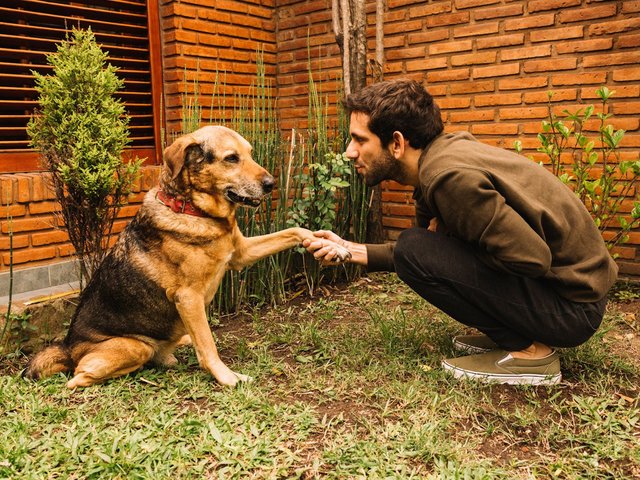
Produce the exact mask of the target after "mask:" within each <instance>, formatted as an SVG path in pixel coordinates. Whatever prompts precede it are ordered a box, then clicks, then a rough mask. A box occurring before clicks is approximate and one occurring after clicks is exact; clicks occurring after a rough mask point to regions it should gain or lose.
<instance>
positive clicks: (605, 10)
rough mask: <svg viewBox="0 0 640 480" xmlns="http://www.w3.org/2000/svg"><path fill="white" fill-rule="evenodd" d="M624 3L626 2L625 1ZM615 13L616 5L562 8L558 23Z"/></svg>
mask: <svg viewBox="0 0 640 480" xmlns="http://www.w3.org/2000/svg"><path fill="white" fill-rule="evenodd" d="M625 3H626V2H625ZM615 14H616V5H615V4H612V5H601V6H598V7H592V8H584V7H580V8H577V9H573V10H563V11H561V12H560V17H559V19H560V23H571V22H584V21H586V20H593V19H596V18H606V17H612V16H615Z"/></svg>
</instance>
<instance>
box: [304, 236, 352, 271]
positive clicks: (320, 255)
mask: <svg viewBox="0 0 640 480" xmlns="http://www.w3.org/2000/svg"><path fill="white" fill-rule="evenodd" d="M313 234H314V235H315V237H316V238H317V240H308V239H307V240H304V241H303V242H302V245H303V246H304V247H305V248H306V249H307V251H308V252H309V253H312V254H313V257H314V258H315V259H316V260H318V261H319V262H321V263H322V264H323V265H335V264H336V263H343V262H346V261H349V260H351V252H350V251H349V249H348V243H347V242H345V241H344V240H343V239H342V238H340V237H339V236H338V235H336V234H335V233H333V232H331V231H329V230H318V231H317V232H314V233H313Z"/></svg>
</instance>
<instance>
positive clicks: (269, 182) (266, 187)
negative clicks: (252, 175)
mask: <svg viewBox="0 0 640 480" xmlns="http://www.w3.org/2000/svg"><path fill="white" fill-rule="evenodd" d="M275 185H276V181H275V179H274V178H273V177H272V176H271V175H265V176H264V177H263V179H262V190H263V191H264V193H271V191H272V190H273V187H275Z"/></svg>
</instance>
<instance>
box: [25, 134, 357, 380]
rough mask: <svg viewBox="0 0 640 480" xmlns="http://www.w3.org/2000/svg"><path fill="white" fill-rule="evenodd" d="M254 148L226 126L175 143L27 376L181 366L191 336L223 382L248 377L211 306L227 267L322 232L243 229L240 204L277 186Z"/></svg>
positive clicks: (203, 362) (104, 374) (94, 376)
mask: <svg viewBox="0 0 640 480" xmlns="http://www.w3.org/2000/svg"><path fill="white" fill-rule="evenodd" d="M251 150H252V148H251V145H250V144H249V142H247V141H246V140H245V139H244V138H243V137H241V136H240V135H239V134H238V133H236V132H235V131H233V130H230V129H228V128H226V127H222V126H208V127H204V128H201V129H199V130H197V131H196V132H194V133H192V134H190V135H185V136H183V137H180V138H178V139H177V140H176V141H175V142H174V143H173V144H172V145H171V146H169V147H167V149H166V150H165V152H164V159H165V165H164V168H163V170H162V174H161V178H160V184H159V186H158V187H156V188H154V189H152V190H150V191H149V192H148V193H147V195H146V196H145V198H144V202H143V204H142V206H141V208H140V210H139V211H138V214H137V215H136V216H135V218H134V219H133V220H132V221H131V222H130V223H129V225H128V226H127V227H126V228H125V230H124V231H123V232H122V234H121V235H120V238H119V239H118V242H117V243H116V245H115V246H114V248H113V249H112V250H111V252H110V253H109V254H108V256H107V257H106V258H105V260H104V262H103V263H102V265H101V266H100V267H99V268H98V269H97V271H96V272H95V274H94V276H93V277H92V279H91V281H90V282H89V284H88V285H87V287H86V288H85V289H84V291H83V292H82V294H81V296H80V303H79V305H78V309H77V311H76V313H75V315H74V317H73V319H72V321H71V326H70V328H69V332H68V334H67V336H66V338H65V339H64V340H63V341H62V342H61V343H58V344H53V345H51V346H49V347H47V348H45V349H44V350H43V351H41V352H40V353H38V354H37V355H35V357H34V358H33V359H31V361H30V362H29V365H28V366H27V369H26V370H25V372H24V375H25V376H26V377H28V378H42V377H46V376H50V375H52V374H55V373H57V372H67V371H71V370H73V372H74V376H73V378H72V379H71V380H69V381H68V383H67V386H68V387H69V388H76V387H84V386H88V385H92V384H94V383H98V382H102V381H104V380H107V379H109V378H114V377H118V376H120V375H125V374H127V373H129V372H132V371H134V370H137V369H139V368H141V367H142V366H143V365H145V364H147V363H155V364H161V365H172V364H174V363H175V362H176V358H175V357H174V355H173V351H174V350H175V348H176V346H177V345H179V344H180V343H181V342H184V341H185V339H187V340H188V337H186V335H188V336H189V337H190V339H191V342H192V343H193V345H194V347H195V350H196V354H197V357H198V361H199V363H200V366H201V367H203V368H204V369H206V370H207V371H209V372H210V373H211V374H212V375H213V376H214V377H215V378H216V380H217V381H218V382H220V383H221V384H223V385H235V384H236V383H237V382H238V381H242V380H246V379H247V377H246V376H244V375H241V374H238V373H235V372H233V371H232V370H231V369H229V367H227V366H226V365H225V364H224V363H223V361H222V360H221V359H220V357H219V355H218V351H217V349H216V345H215V343H214V340H213V335H212V333H211V330H210V328H209V324H208V322H207V316H206V312H205V307H206V306H207V305H208V304H209V303H210V302H211V300H212V299H213V296H214V294H215V292H216V290H217V289H218V285H219V284H220V281H221V279H222V277H223V275H224V273H225V271H226V270H228V269H234V270H239V269H241V268H243V267H246V266H248V265H251V264H252V263H254V262H256V261H257V260H260V259H261V258H264V257H266V256H268V255H272V254H274V253H277V252H280V251H282V250H285V249H287V248H291V247H294V246H296V245H298V244H299V243H301V242H302V241H303V240H304V239H306V238H314V237H313V234H312V233H311V232H310V231H309V230H306V229H303V228H289V229H286V230H282V231H279V232H276V233H272V234H269V235H263V236H258V237H244V236H243V235H242V233H241V232H240V230H239V229H238V226H237V224H236V218H235V212H236V208H237V207H238V205H248V206H252V207H255V206H257V205H259V203H260V201H261V199H262V197H263V196H264V195H266V194H268V193H270V192H271V191H272V189H273V187H274V179H273V177H272V176H271V175H270V174H269V173H268V172H267V171H266V170H265V169H264V168H262V167H261V166H260V165H258V164H257V163H256V162H254V160H253V159H252V157H251ZM345 253H346V252H345ZM183 337H184V338H183Z"/></svg>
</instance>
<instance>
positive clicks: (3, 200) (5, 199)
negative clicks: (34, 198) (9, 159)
mask: <svg viewBox="0 0 640 480" xmlns="http://www.w3.org/2000/svg"><path fill="white" fill-rule="evenodd" d="M16 183H17V182H16V179H15V176H14V175H2V176H0V204H2V205H6V204H8V203H13V202H14V201H15V200H16V192H17V185H15V184H16Z"/></svg>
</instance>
